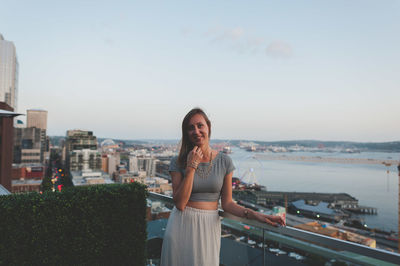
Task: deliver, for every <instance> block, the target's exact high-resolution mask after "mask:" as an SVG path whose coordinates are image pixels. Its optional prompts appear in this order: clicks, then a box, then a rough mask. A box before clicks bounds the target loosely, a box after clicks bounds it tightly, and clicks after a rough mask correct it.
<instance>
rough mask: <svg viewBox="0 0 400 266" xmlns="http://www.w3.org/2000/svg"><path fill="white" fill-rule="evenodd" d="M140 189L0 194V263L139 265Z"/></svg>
mask: <svg viewBox="0 0 400 266" xmlns="http://www.w3.org/2000/svg"><path fill="white" fill-rule="evenodd" d="M146 193H147V192H146V188H145V187H144V186H143V185H140V184H137V183H132V184H123V185H122V184H112V185H96V186H87V187H73V188H67V189H64V190H63V192H45V193H43V194H38V193H29V194H13V195H8V196H1V197H0V264H1V265H111V264H113V265H144V264H145V260H146V254H145V245H146V220H145V213H146V196H147V194H146Z"/></svg>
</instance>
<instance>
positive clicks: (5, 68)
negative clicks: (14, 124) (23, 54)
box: [0, 34, 18, 111]
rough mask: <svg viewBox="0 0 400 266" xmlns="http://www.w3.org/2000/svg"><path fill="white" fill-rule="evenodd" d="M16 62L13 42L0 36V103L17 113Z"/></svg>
mask: <svg viewBox="0 0 400 266" xmlns="http://www.w3.org/2000/svg"><path fill="white" fill-rule="evenodd" d="M17 94H18V60H17V52H16V49H15V45H14V43H13V42H10V41H6V40H4V37H3V35H1V34H0V102H5V103H6V104H8V105H9V106H11V107H12V108H13V109H14V111H17Z"/></svg>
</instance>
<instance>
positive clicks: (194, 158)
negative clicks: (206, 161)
mask: <svg viewBox="0 0 400 266" xmlns="http://www.w3.org/2000/svg"><path fill="white" fill-rule="evenodd" d="M202 159H203V152H202V151H201V149H200V147H198V146H194V148H193V150H191V151H190V152H189V154H188V156H187V161H186V165H187V167H192V168H194V169H197V166H198V165H199V163H200V161H201V160H202Z"/></svg>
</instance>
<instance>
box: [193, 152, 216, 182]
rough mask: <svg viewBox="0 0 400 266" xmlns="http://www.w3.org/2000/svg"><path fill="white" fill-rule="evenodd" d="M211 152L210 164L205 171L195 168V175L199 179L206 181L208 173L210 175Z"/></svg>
mask: <svg viewBox="0 0 400 266" xmlns="http://www.w3.org/2000/svg"><path fill="white" fill-rule="evenodd" d="M212 165H213V163H212V151H211V152H210V163H209V165H208V168H207V169H204V168H199V167H198V168H197V170H196V173H197V174H198V175H199V177H200V178H203V179H206V178H207V177H208V176H209V175H210V173H211V168H212Z"/></svg>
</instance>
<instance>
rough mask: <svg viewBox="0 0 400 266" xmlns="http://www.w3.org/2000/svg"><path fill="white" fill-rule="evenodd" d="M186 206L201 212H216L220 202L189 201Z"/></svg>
mask: <svg viewBox="0 0 400 266" xmlns="http://www.w3.org/2000/svg"><path fill="white" fill-rule="evenodd" d="M186 206H189V207H192V208H196V209H201V210H216V209H217V208H218V201H189V202H188V203H187V204H186Z"/></svg>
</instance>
